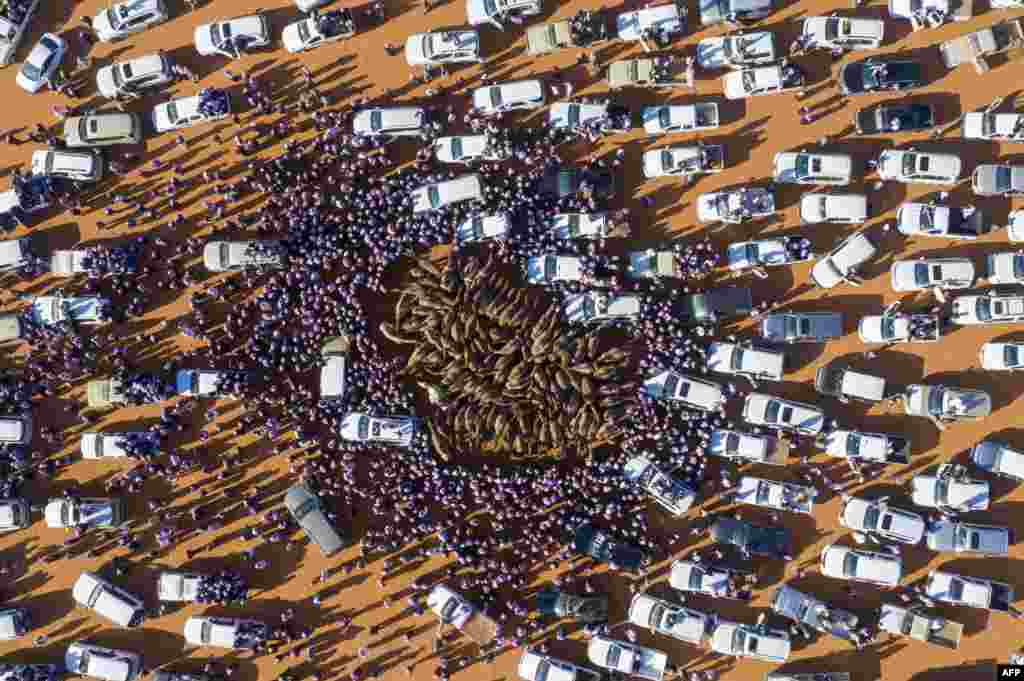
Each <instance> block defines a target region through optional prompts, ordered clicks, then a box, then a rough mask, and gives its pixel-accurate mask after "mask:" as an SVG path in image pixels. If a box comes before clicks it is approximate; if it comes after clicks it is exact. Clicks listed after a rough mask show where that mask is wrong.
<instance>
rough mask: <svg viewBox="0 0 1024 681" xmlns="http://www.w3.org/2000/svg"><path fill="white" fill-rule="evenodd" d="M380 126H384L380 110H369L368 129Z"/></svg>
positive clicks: (377, 128) (378, 128) (376, 128)
mask: <svg viewBox="0 0 1024 681" xmlns="http://www.w3.org/2000/svg"><path fill="white" fill-rule="evenodd" d="M382 127H384V116H383V115H382V114H381V112H380V111H371V112H370V129H371V130H380V129H381V128H382Z"/></svg>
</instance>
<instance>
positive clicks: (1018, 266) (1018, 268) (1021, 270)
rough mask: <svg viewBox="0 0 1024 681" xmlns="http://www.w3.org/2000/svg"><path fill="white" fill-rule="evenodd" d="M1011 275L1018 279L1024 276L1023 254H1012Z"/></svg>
mask: <svg viewBox="0 0 1024 681" xmlns="http://www.w3.org/2000/svg"><path fill="white" fill-rule="evenodd" d="M1013 276H1015V277H1016V278H1018V279H1021V278H1024V255H1014V256H1013Z"/></svg>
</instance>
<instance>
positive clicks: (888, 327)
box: [882, 317, 896, 340]
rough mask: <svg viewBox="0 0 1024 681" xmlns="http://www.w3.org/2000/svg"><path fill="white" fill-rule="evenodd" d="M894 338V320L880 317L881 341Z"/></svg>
mask: <svg viewBox="0 0 1024 681" xmlns="http://www.w3.org/2000/svg"><path fill="white" fill-rule="evenodd" d="M895 336H896V319H895V318H894V317H882V340H889V339H890V338H894V337H895Z"/></svg>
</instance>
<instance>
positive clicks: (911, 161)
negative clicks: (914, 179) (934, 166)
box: [903, 154, 928, 177]
mask: <svg viewBox="0 0 1024 681" xmlns="http://www.w3.org/2000/svg"><path fill="white" fill-rule="evenodd" d="M925 158H927V157H925ZM923 160H924V159H922V161H923ZM921 170H923V171H927V170H928V167H927V164H926V163H921ZM916 172H917V154H904V155H903V174H904V175H906V176H908V177H910V176H913V175H914V174H915V173H916Z"/></svg>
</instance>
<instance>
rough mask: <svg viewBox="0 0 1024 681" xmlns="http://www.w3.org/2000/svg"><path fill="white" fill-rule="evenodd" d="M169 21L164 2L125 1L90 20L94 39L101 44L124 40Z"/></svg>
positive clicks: (148, 0)
mask: <svg viewBox="0 0 1024 681" xmlns="http://www.w3.org/2000/svg"><path fill="white" fill-rule="evenodd" d="M168 19H170V14H168V12H167V6H166V5H165V4H164V0H125V2H119V3H117V4H116V5H111V6H110V7H108V8H107V9H105V10H103V11H102V12H100V13H99V14H97V15H96V16H95V17H94V18H93V20H92V28H93V30H94V31H96V37H98V38H99V39H100V40H101V41H103V42H112V41H114V40H120V39H121V38H126V37H128V36H129V35H131V34H132V33H138V32H140V31H145V30H146V29H147V28H149V27H151V26H156V25H157V24H162V23H163V22H165V21H167V20H168Z"/></svg>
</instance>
